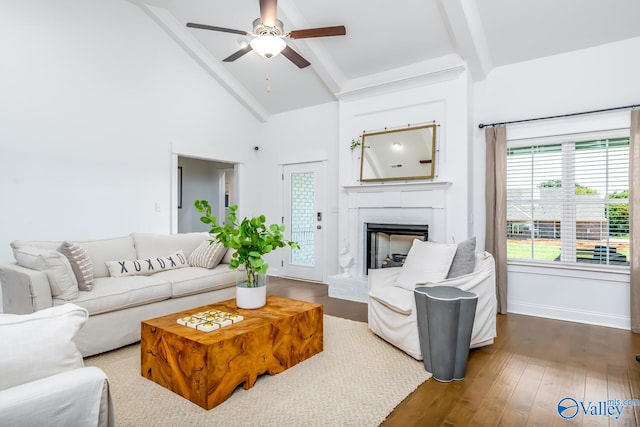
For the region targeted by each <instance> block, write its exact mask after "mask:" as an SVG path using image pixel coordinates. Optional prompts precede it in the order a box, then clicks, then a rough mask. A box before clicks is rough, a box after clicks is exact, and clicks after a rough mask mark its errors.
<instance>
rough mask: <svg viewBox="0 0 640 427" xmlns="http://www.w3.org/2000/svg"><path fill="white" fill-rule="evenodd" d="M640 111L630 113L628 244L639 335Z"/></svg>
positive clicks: (634, 317)
mask: <svg viewBox="0 0 640 427" xmlns="http://www.w3.org/2000/svg"><path fill="white" fill-rule="evenodd" d="M636 227H640V110H632V111H631V134H630V138H629V243H630V249H631V275H630V276H631V277H630V291H631V298H630V300H631V330H632V331H633V332H635V333H640V231H638V230H637V228H636Z"/></svg>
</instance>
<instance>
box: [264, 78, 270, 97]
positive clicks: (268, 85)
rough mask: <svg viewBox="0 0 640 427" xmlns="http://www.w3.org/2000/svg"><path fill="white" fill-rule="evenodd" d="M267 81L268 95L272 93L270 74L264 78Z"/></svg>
mask: <svg viewBox="0 0 640 427" xmlns="http://www.w3.org/2000/svg"><path fill="white" fill-rule="evenodd" d="M264 79H265V80H266V81H267V93H271V85H270V84H269V74H267V75H266V76H265V78H264Z"/></svg>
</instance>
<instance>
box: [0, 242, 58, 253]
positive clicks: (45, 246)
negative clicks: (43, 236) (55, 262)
mask: <svg viewBox="0 0 640 427" xmlns="http://www.w3.org/2000/svg"><path fill="white" fill-rule="evenodd" d="M60 244H62V242H57V241H50V240H14V241H13V242H11V247H12V248H13V249H19V248H21V247H23V246H32V247H34V248H42V249H51V250H52V251H55V250H56V249H58V246H60Z"/></svg>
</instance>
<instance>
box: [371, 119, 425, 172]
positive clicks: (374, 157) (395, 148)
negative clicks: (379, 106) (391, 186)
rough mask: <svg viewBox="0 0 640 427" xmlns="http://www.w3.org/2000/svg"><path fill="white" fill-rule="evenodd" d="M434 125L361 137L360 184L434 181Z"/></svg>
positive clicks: (386, 131)
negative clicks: (369, 182)
mask: <svg viewBox="0 0 640 427" xmlns="http://www.w3.org/2000/svg"><path fill="white" fill-rule="evenodd" d="M435 149H436V125H435V124H432V125H425V126H416V127H407V128H404V129H395V130H385V131H383V132H372V133H364V134H362V155H361V156H360V181H363V182H366V181H391V180H408V179H429V178H433V176H434V170H435V167H434V165H435V158H434V157H435V152H436V150H435Z"/></svg>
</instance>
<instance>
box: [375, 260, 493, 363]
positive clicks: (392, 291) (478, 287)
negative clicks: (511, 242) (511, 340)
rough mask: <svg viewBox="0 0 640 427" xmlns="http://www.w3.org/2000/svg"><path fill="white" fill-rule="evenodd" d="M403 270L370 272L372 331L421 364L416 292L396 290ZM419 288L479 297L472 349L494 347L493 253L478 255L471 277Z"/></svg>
mask: <svg viewBox="0 0 640 427" xmlns="http://www.w3.org/2000/svg"><path fill="white" fill-rule="evenodd" d="M401 269H402V267H394V268H381V269H374V270H369V313H368V320H369V329H371V330H372V331H373V332H374V333H375V334H376V335H378V336H379V337H381V338H383V339H384V340H385V341H387V342H389V343H390V344H393V345H394V346H396V347H398V348H399V349H401V350H403V351H404V352H406V353H407V354H409V355H410V356H411V357H413V358H415V359H417V360H422V352H421V351H420V339H419V337H418V322H417V317H416V302H415V297H414V295H413V291H409V290H407V289H404V288H402V287H398V286H395V284H396V277H397V275H398V274H399V273H400V271H401ZM418 286H455V287H457V288H460V289H462V290H464V291H469V292H473V293H475V294H477V295H478V306H477V309H476V316H475V320H474V323H473V331H472V333H471V348H474V347H482V346H485V345H489V344H492V343H493V339H494V338H495V336H496V314H497V313H496V278H495V261H494V259H493V256H492V255H491V254H490V253H488V252H476V262H475V267H474V270H473V272H472V273H469V274H466V275H464V276H459V277H456V278H453V279H445V280H441V281H438V282H430V283H426V284H419V285H418Z"/></svg>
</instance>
